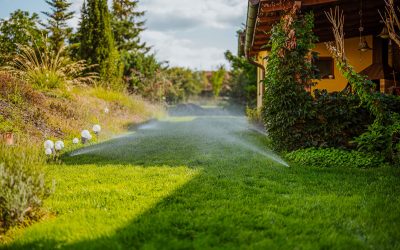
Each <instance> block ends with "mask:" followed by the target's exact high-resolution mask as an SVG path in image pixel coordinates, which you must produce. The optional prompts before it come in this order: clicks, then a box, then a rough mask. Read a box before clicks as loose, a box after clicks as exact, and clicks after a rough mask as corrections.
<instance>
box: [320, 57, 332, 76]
mask: <svg viewBox="0 0 400 250" xmlns="http://www.w3.org/2000/svg"><path fill="white" fill-rule="evenodd" d="M315 66H317V68H318V70H319V74H320V76H321V79H335V66H334V63H333V58H332V57H320V58H318V59H317V60H315Z"/></svg>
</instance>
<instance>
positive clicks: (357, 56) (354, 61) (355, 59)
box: [257, 36, 373, 108]
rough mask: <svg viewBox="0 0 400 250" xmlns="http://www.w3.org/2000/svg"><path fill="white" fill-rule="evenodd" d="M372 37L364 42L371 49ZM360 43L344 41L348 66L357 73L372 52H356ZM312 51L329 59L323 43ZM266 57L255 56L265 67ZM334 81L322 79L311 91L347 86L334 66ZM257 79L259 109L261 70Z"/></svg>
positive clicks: (356, 39)
mask: <svg viewBox="0 0 400 250" xmlns="http://www.w3.org/2000/svg"><path fill="white" fill-rule="evenodd" d="M372 39H373V37H372V36H367V37H366V40H367V42H368V45H369V46H370V47H372ZM359 43H360V38H358V37H355V38H349V39H346V40H345V50H346V56H347V59H348V60H349V63H350V65H352V66H353V67H354V69H355V70H356V71H357V72H361V71H362V70H364V69H365V68H367V67H369V66H370V65H371V64H372V50H370V51H367V52H360V51H359V50H358V46H359ZM314 51H316V52H318V53H319V56H320V57H331V54H330V53H329V51H328V49H327V48H326V45H325V44H324V43H319V44H316V47H315V49H314ZM267 55H268V52H267V51H261V52H259V53H258V55H257V62H258V63H260V64H262V65H264V67H266V66H267V63H266V60H264V58H265V57H266V56H267ZM334 74H335V75H334V79H322V80H319V81H317V85H316V86H314V87H313V88H312V91H314V90H315V89H326V90H328V92H335V91H342V90H343V89H344V88H346V86H347V82H348V81H347V80H346V79H345V78H344V77H343V75H342V74H341V73H340V72H339V69H338V67H337V66H336V64H335V65H334ZM257 79H258V83H259V84H258V87H257V107H258V108H261V107H262V103H263V95H264V84H263V80H264V76H263V74H262V70H261V69H259V68H258V69H257Z"/></svg>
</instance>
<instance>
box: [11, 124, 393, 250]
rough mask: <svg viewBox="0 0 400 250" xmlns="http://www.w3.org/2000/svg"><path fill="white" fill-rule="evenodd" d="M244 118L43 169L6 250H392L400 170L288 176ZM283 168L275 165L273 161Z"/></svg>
mask: <svg viewBox="0 0 400 250" xmlns="http://www.w3.org/2000/svg"><path fill="white" fill-rule="evenodd" d="M274 159H278V157H277V156H274V155H272V154H271V153H270V152H268V150H266V142H265V141H264V138H263V137H262V136H261V135H258V134H256V133H255V132H251V131H250V130H249V129H248V126H247V124H246V121H245V119H244V118H242V117H229V116H227V117H224V116H218V117H186V118H185V117H181V118H179V119H171V120H164V121H159V122H153V123H150V124H147V125H144V126H142V127H140V128H138V129H137V131H136V132H134V133H131V134H128V135H126V136H124V137H121V138H116V139H114V140H111V141H109V142H106V143H103V144H99V145H96V146H92V147H88V148H85V149H83V150H81V151H77V152H75V153H74V154H73V155H72V156H69V157H66V158H65V159H64V161H65V165H61V166H51V167H49V168H48V170H49V175H50V176H51V177H53V178H55V179H56V180H57V181H58V186H57V191H56V193H55V194H54V195H53V196H52V197H51V198H50V199H49V200H48V201H47V202H46V207H47V208H48V209H49V210H50V211H52V213H53V214H54V216H52V217H50V218H47V219H45V220H43V221H42V222H39V223H36V224H34V225H33V226H31V227H29V228H26V229H20V230H15V231H14V232H12V234H13V236H14V237H15V239H14V241H12V242H10V243H9V244H8V245H5V246H4V247H5V248H10V249H211V248H213V249H400V185H399V183H400V171H399V169H396V168H377V169H367V170H365V169H345V168H340V167H339V166H338V167H337V168H331V169H322V168H300V167H297V166H295V165H291V166H290V167H285V166H283V165H282V164H279V163H277V162H276V161H275V160H274ZM278 160H279V159H278Z"/></svg>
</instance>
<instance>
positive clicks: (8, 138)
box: [3, 132, 14, 146]
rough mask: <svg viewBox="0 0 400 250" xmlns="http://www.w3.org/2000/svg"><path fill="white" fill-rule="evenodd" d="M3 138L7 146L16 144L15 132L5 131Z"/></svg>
mask: <svg viewBox="0 0 400 250" xmlns="http://www.w3.org/2000/svg"><path fill="white" fill-rule="evenodd" d="M3 140H4V143H5V144H6V145H7V146H12V145H14V134H13V133H12V132H7V133H4V134H3Z"/></svg>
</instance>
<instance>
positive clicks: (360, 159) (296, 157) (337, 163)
mask: <svg viewBox="0 0 400 250" xmlns="http://www.w3.org/2000/svg"><path fill="white" fill-rule="evenodd" d="M285 158H287V159H288V160H289V161H291V162H293V163H295V164H298V165H299V166H302V167H327V168H332V167H342V168H374V167H380V166H382V165H384V164H385V161H384V159H383V158H382V157H379V156H375V155H369V154H365V153H362V152H358V151H346V150H341V149H333V148H326V149H320V148H307V149H300V150H297V151H293V152H291V153H288V154H286V156H285Z"/></svg>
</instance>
